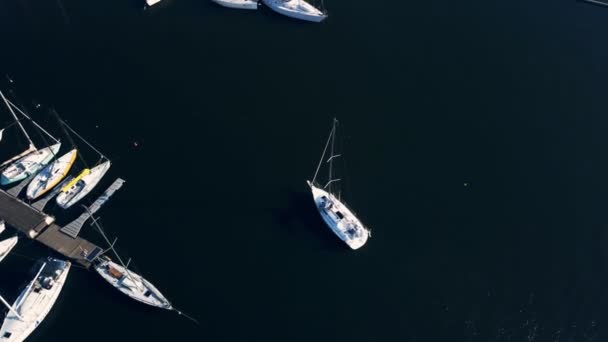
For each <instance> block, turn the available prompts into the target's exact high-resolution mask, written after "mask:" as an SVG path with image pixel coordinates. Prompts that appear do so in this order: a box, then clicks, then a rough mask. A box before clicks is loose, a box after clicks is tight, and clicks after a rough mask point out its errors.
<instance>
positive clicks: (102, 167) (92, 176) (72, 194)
mask: <svg viewBox="0 0 608 342" xmlns="http://www.w3.org/2000/svg"><path fill="white" fill-rule="evenodd" d="M57 118H58V120H59V122H60V123H61V124H62V125H63V127H64V128H66V129H68V130H69V131H70V132H72V134H74V135H76V136H77V137H78V138H79V139H80V140H82V141H83V142H84V143H85V144H87V145H88V146H89V147H90V148H91V149H93V150H94V151H95V152H97V153H98V154H99V161H98V162H97V165H96V166H94V167H93V168H91V169H89V168H85V169H84V170H82V171H81V172H80V174H79V175H78V176H76V177H75V178H74V179H72V180H71V181H70V182H69V183H68V184H66V185H65V186H64V187H63V188H62V189H61V192H60V193H59V195H58V196H57V198H56V202H57V204H58V205H59V206H60V207H61V208H63V209H67V208H69V207H71V206H73V205H74V204H76V203H77V202H78V201H80V200H81V199H83V198H84V197H85V196H86V195H88V194H89V193H90V192H91V191H92V190H93V189H94V188H95V187H96V186H97V184H98V183H99V181H101V179H102V178H103V176H104V175H105V174H106V173H107V172H108V170H109V169H110V166H112V163H111V162H110V160H109V159H108V158H106V156H104V155H103V154H102V153H101V152H99V150H97V149H96V148H95V147H93V145H91V144H90V143H89V142H88V141H86V140H85V139H84V138H83V137H81V136H80V135H79V134H78V133H76V131H74V130H73V129H72V128H71V127H70V126H69V125H68V124H67V123H66V122H65V121H63V120H61V119H60V118H59V116H57ZM67 133H68V132H67V131H66V134H67ZM68 137H69V135H68Z"/></svg>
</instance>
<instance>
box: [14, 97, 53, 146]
mask: <svg viewBox="0 0 608 342" xmlns="http://www.w3.org/2000/svg"><path fill="white" fill-rule="evenodd" d="M6 101H7V102H8V103H9V104H10V105H11V106H12V107H13V108H15V109H16V110H17V111H18V112H19V113H21V115H23V116H25V117H26V118H27V119H28V120H30V121H31V122H32V123H33V124H34V125H35V126H36V127H38V129H39V130H41V131H43V132H44V133H45V134H46V135H48V136H49V137H51V139H53V140H55V142H56V143H58V142H59V140H58V139H57V138H55V137H54V136H52V135H51V133H49V132H47V131H46V130H45V129H44V128H42V126H40V125H39V124H38V123H37V122H36V121H34V120H33V119H32V118H30V117H29V116H28V115H27V114H25V113H24V112H23V111H22V110H21V109H20V108H19V107H17V106H16V105H15V104H14V103H12V102H11V101H10V100H6Z"/></svg>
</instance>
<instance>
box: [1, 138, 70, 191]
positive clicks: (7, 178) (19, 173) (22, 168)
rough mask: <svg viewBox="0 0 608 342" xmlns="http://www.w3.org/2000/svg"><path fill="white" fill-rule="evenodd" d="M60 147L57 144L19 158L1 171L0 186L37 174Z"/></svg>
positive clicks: (59, 144)
mask: <svg viewBox="0 0 608 342" xmlns="http://www.w3.org/2000/svg"><path fill="white" fill-rule="evenodd" d="M60 147H61V143H57V144H55V145H52V146H49V147H46V148H43V149H40V150H38V151H35V152H31V153H29V154H28V155H27V156H24V157H21V159H19V160H17V161H15V162H13V163H12V164H11V165H9V166H8V167H7V168H6V169H5V170H4V171H2V175H1V176H0V184H2V185H7V184H10V183H14V182H18V181H20V180H24V179H26V178H27V177H29V176H31V175H33V174H35V173H37V172H38V171H40V169H42V168H43V167H44V166H45V165H46V164H48V163H49V162H50V161H51V160H52V159H53V158H54V157H55V155H56V154H57V152H59V148H60Z"/></svg>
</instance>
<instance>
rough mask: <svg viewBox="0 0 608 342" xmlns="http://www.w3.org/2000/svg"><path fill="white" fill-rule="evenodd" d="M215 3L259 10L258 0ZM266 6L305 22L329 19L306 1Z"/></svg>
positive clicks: (267, 0)
mask: <svg viewBox="0 0 608 342" xmlns="http://www.w3.org/2000/svg"><path fill="white" fill-rule="evenodd" d="M212 1H213V2H215V3H217V4H219V5H221V6H224V7H228V8H236V9H246V10H255V9H258V0H212ZM261 1H262V2H263V3H264V5H266V6H268V7H270V9H272V10H273V11H275V12H277V13H280V14H282V15H285V16H288V17H290V18H294V19H300V20H304V21H312V22H316V23H318V22H321V21H323V20H325V18H327V13H326V12H325V10H324V9H323V6H321V9H319V8H317V7H315V6H313V5H312V4H311V3H309V2H306V1H305V0H261ZM158 2H160V0H146V3H147V5H148V6H152V5H154V4H156V3H158Z"/></svg>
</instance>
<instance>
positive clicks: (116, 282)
mask: <svg viewBox="0 0 608 342" xmlns="http://www.w3.org/2000/svg"><path fill="white" fill-rule="evenodd" d="M95 271H97V273H99V275H101V277H102V278H103V279H105V280H106V281H107V282H108V283H110V284H111V285H112V286H114V287H115V288H117V289H118V290H120V292H122V293H124V294H126V295H127V296H129V297H131V298H133V299H135V300H137V301H139V302H142V303H144V304H148V305H151V306H155V307H157V308H161V309H167V310H173V307H172V306H171V303H170V302H169V301H168V300H167V298H165V296H163V294H162V293H160V291H159V290H158V289H157V288H156V287H154V285H152V284H150V282H148V281H147V280H146V279H144V277H142V276H140V275H139V274H137V273H134V272H133V271H131V270H129V269H127V268H126V267H123V266H121V265H119V264H117V263H115V262H113V261H112V260H110V258H108V257H106V256H103V257H101V258H100V259H98V262H97V264H96V265H95ZM0 342H1V340H0Z"/></svg>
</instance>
